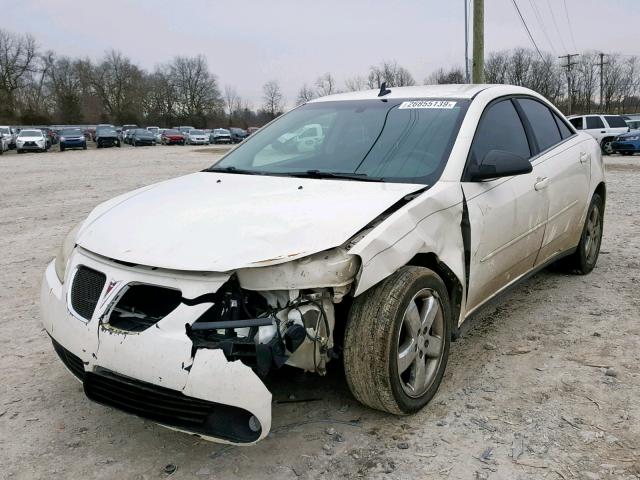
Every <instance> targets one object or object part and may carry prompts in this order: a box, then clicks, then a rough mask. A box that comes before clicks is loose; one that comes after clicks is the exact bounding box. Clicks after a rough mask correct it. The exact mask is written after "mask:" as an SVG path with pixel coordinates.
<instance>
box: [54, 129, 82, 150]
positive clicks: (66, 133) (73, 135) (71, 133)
mask: <svg viewBox="0 0 640 480" xmlns="http://www.w3.org/2000/svg"><path fill="white" fill-rule="evenodd" d="M68 148H82V149H83V150H86V149H87V139H86V137H85V136H84V132H83V131H82V129H81V128H63V129H61V130H60V151H61V152H64V151H65V150H66V149H68Z"/></svg>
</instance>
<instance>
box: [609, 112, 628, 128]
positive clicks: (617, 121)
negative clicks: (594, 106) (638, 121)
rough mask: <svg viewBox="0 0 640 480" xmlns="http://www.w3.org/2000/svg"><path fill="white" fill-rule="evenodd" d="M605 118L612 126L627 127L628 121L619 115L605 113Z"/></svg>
mask: <svg viewBox="0 0 640 480" xmlns="http://www.w3.org/2000/svg"><path fill="white" fill-rule="evenodd" d="M604 119H605V120H606V121H607V123H608V124H609V126H610V127H611V128H626V127H627V122H625V121H624V119H623V118H622V117H619V116H618V115H605V117H604Z"/></svg>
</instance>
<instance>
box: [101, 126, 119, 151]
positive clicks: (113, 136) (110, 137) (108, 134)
mask: <svg viewBox="0 0 640 480" xmlns="http://www.w3.org/2000/svg"><path fill="white" fill-rule="evenodd" d="M114 145H115V146H116V147H120V146H122V144H121V143H120V136H119V135H118V131H117V130H116V129H115V127H113V126H99V127H96V146H97V147H98V148H103V147H113V146H114Z"/></svg>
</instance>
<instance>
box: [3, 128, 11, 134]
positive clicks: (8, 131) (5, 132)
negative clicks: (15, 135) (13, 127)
mask: <svg viewBox="0 0 640 480" xmlns="http://www.w3.org/2000/svg"><path fill="white" fill-rule="evenodd" d="M0 133H4V134H7V133H11V131H10V130H9V127H0Z"/></svg>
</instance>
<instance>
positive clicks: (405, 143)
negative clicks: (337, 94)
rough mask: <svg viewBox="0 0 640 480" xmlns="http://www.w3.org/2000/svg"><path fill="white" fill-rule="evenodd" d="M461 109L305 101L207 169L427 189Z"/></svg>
mask: <svg viewBox="0 0 640 480" xmlns="http://www.w3.org/2000/svg"><path fill="white" fill-rule="evenodd" d="M468 104H469V101H468V100H455V101H454V100H446V99H445V100H443V99H434V100H415V101H411V100H409V101H402V100H394V101H380V100H354V101H342V102H318V103H308V104H305V105H303V106H302V107H299V108H297V109H295V110H293V111H291V112H289V113H288V114H286V115H283V116H282V117H280V118H279V119H278V120H276V121H275V122H274V123H272V124H271V125H269V127H267V128H264V129H261V130H260V131H258V132H256V133H255V134H254V135H253V136H252V137H251V138H250V140H249V141H248V142H246V143H244V142H243V144H241V145H240V146H239V147H237V148H236V149H235V150H233V151H231V152H230V153H229V154H228V155H227V156H225V157H224V158H223V159H222V160H221V161H220V162H218V163H217V164H216V165H215V166H214V168H215V169H225V168H226V169H229V170H233V169H237V170H245V171H246V170H249V171H251V172H256V173H264V174H273V175H287V174H296V173H304V172H307V173H309V172H314V173H319V174H322V173H325V174H330V173H340V174H350V175H353V176H360V177H371V178H377V179H383V180H385V181H392V182H393V181H395V182H407V183H409V182H412V183H426V184H432V183H435V181H436V180H437V179H438V178H439V176H440V174H441V172H442V170H443V169H444V166H445V164H446V161H447V158H448V156H449V152H450V151H451V147H452V146H453V142H454V141H455V138H456V136H457V132H458V129H459V128H460V123H461V122H462V118H463V116H464V113H465V112H466V109H467V106H468Z"/></svg>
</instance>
